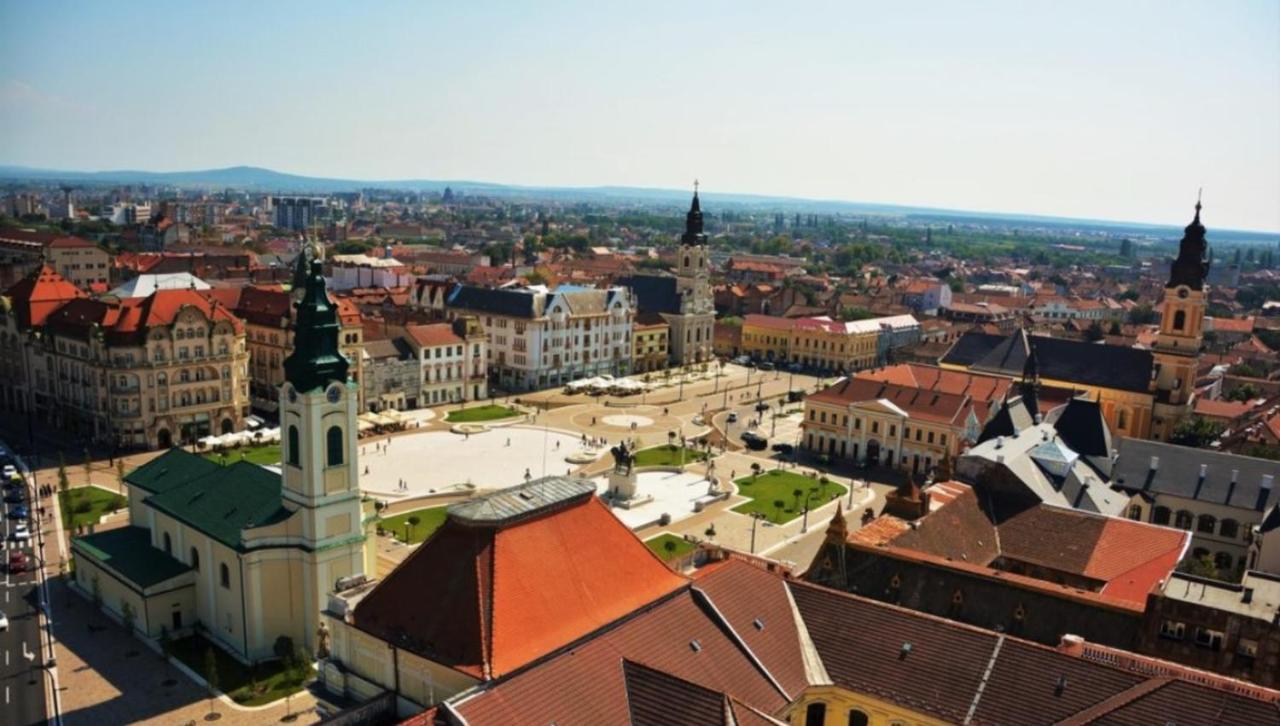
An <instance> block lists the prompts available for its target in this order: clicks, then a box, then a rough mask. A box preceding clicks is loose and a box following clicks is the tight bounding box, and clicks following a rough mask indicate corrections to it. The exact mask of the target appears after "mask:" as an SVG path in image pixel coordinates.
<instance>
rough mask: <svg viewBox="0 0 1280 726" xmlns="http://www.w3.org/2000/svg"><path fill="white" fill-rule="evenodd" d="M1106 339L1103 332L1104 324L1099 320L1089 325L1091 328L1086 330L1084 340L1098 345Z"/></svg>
mask: <svg viewBox="0 0 1280 726" xmlns="http://www.w3.org/2000/svg"><path fill="white" fill-rule="evenodd" d="M1104 337H1106V334H1105V333H1104V332H1102V323H1099V322H1098V321H1097V320H1095V321H1093V322H1092V323H1089V327H1087V328H1085V329H1084V339H1085V340H1087V341H1089V342H1090V343H1096V342H1097V341H1099V340H1102V339H1103V338H1104Z"/></svg>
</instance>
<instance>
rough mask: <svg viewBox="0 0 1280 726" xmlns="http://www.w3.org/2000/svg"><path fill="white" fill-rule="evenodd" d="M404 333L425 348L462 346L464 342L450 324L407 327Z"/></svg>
mask: <svg viewBox="0 0 1280 726" xmlns="http://www.w3.org/2000/svg"><path fill="white" fill-rule="evenodd" d="M404 332H405V334H407V335H408V336H409V337H410V338H412V339H413V341H414V342H415V343H417V344H418V345H420V346H422V347H424V348H433V347H435V346H438V345H460V344H462V343H464V342H466V341H464V340H463V339H462V338H461V337H460V336H459V335H458V334H457V333H455V332H453V326H452V325H450V324H449V323H431V324H430V325H406V326H405V327H404Z"/></svg>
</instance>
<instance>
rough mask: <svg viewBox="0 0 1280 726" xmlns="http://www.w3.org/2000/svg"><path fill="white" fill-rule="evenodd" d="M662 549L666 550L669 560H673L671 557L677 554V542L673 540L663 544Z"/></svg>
mask: <svg viewBox="0 0 1280 726" xmlns="http://www.w3.org/2000/svg"><path fill="white" fill-rule="evenodd" d="M662 549H664V550H666V552H667V559H671V556H672V555H674V554H675V552H676V541H675V540H673V539H669V540H667V541H666V542H663V543H662Z"/></svg>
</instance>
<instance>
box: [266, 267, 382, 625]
mask: <svg viewBox="0 0 1280 726" xmlns="http://www.w3.org/2000/svg"><path fill="white" fill-rule="evenodd" d="M302 254H303V255H306V254H307V251H306V250H304V251H303V253H302ZM317 257H318V256H312V257H311V259H310V260H305V261H303V262H300V263H299V267H298V278H297V280H298V282H300V283H302V289H301V291H300V292H299V291H295V293H294V294H295V295H297V296H298V297H297V298H296V300H297V302H295V304H294V321H295V324H294V336H293V352H292V353H291V354H290V355H289V357H288V358H286V359H285V361H284V371H285V382H284V385H282V386H281V387H280V427H281V432H280V433H281V452H280V455H281V459H282V464H281V467H282V469H283V471H282V477H283V492H282V497H283V503H284V506H285V507H287V508H288V509H289V510H291V511H292V512H293V516H292V518H291V519H293V520H294V521H296V522H297V525H296V526H294V527H292V528H291V529H292V530H293V531H292V532H290V535H291V539H293V540H294V541H295V542H296V543H297V546H298V549H299V556H300V558H301V560H302V565H303V566H302V572H303V586H304V588H305V590H306V593H307V600H306V602H307V603H308V607H307V609H306V611H305V619H306V621H307V622H306V625H307V629H306V630H305V631H304V632H306V633H308V634H310V633H312V632H313V631H314V629H315V628H314V622H313V621H314V620H315V618H318V617H319V614H320V611H321V610H322V609H323V608H324V606H325V602H326V598H327V596H328V593H329V592H330V591H332V589H333V587H334V583H335V582H336V581H337V580H338V579H340V578H343V577H347V576H350V575H359V574H365V573H366V572H367V563H366V561H365V559H366V558H365V539H366V531H365V523H364V520H363V508H362V505H361V502H360V486H359V476H358V471H357V461H356V455H357V451H358V449H357V442H356V433H357V430H358V429H357V427H356V411H357V408H358V400H357V396H356V384H355V383H354V382H352V381H351V379H350V377H349V376H348V374H347V371H348V367H349V362H348V361H347V358H346V357H345V356H343V355H342V352H341V351H340V350H339V347H338V335H339V321H338V313H337V310H336V309H335V308H334V305H333V303H332V302H331V301H330V300H329V296H328V294H327V293H326V291H325V283H324V277H323V273H322V270H321V263H320V260H319V259H318V258H317ZM304 265H305V268H304ZM303 269H306V270H307V271H306V273H305V275H304V274H302V270H303Z"/></svg>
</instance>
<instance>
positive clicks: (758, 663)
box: [689, 585, 793, 701]
mask: <svg viewBox="0 0 1280 726" xmlns="http://www.w3.org/2000/svg"><path fill="white" fill-rule="evenodd" d="M689 591H690V592H691V593H693V596H694V600H695V601H697V602H698V603H699V604H700V605H702V606H703V608H704V609H705V610H708V611H709V612H710V614H711V616H712V619H713V620H714V621H715V623H716V624H717V625H719V626H720V628H721V629H722V630H724V632H725V633H726V634H727V635H728V636H729V640H731V641H733V644H734V645H736V646H738V649H739V650H741V651H742V652H743V654H745V655H746V656H747V660H749V661H751V664H752V665H754V666H755V667H756V669H757V670H759V671H760V672H761V673H763V674H764V677H765V678H766V679H767V680H768V681H769V683H770V685H772V686H773V687H774V688H775V689H777V691H778V693H781V694H782V697H783V698H785V699H787V700H788V701H791V700H792V699H793V696H792V695H791V694H790V693H787V689H785V688H783V687H782V684H781V683H780V682H779V681H778V679H777V678H775V677H774V675H773V673H771V672H770V671H769V668H768V667H767V666H766V665H765V664H764V661H763V660H761V659H760V656H758V655H756V652H755V651H754V650H752V649H751V646H750V645H747V641H746V640H744V639H743V638H742V636H741V635H739V634H738V631H737V630H734V628H733V624H732V623H730V622H729V619H728V618H727V617H725V616H724V613H722V612H720V608H718V607H716V604H715V600H713V599H712V598H711V595H710V593H708V592H707V591H706V590H703V589H702V588H700V587H698V586H697V585H692V586H690V588H689Z"/></svg>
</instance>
